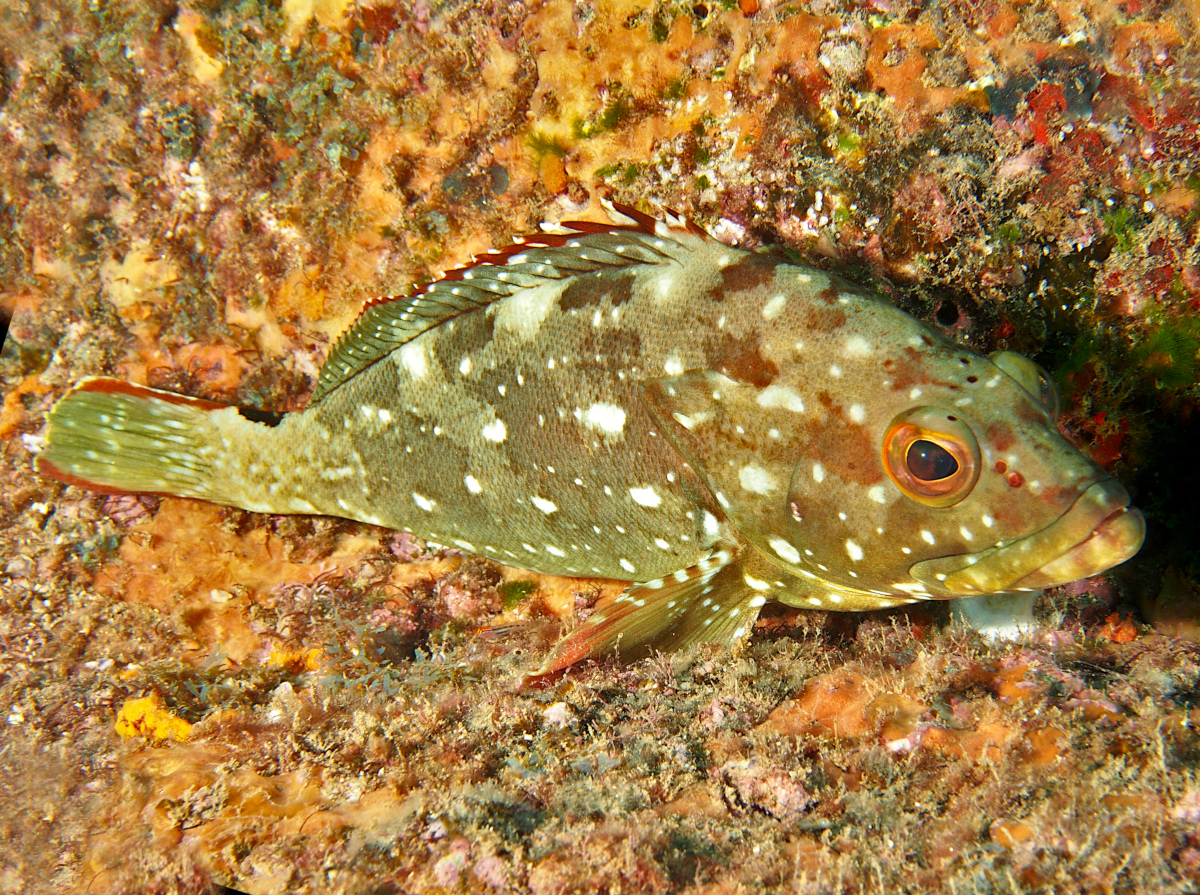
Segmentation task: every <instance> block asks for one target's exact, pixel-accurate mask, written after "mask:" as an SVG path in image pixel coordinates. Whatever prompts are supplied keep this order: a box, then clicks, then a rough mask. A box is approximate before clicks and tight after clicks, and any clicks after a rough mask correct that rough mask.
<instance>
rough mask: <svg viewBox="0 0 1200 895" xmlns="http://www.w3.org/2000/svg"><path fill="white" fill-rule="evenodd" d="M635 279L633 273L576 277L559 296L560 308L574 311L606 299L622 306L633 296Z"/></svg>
mask: <svg viewBox="0 0 1200 895" xmlns="http://www.w3.org/2000/svg"><path fill="white" fill-rule="evenodd" d="M635 279H636V278H635V277H634V275H633V274H619V275H612V274H604V275H601V276H598V277H597V276H587V277H574V278H572V279H570V280H568V281H567V285H566V287H565V288H564V289H563V291H562V294H561V295H560V296H559V298H558V309H559V310H560V311H564V312H565V311H573V310H576V309H578V308H586V307H590V306H592V305H598V304H603V302H604V300H605V299H608V300H609V302H610V304H611V306H612V307H614V308H616V307H620V306H621V305H623V304H625V302H627V301H629V300H630V299H631V298H632V297H633V284H634V280H635Z"/></svg>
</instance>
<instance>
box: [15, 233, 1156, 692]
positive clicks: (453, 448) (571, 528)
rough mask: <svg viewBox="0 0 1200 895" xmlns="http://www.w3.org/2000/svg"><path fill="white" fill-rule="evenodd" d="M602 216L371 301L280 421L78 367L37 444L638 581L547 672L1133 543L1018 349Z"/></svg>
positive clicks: (122, 473) (1109, 488) (126, 473)
mask: <svg viewBox="0 0 1200 895" xmlns="http://www.w3.org/2000/svg"><path fill="white" fill-rule="evenodd" d="M615 215H617V218H618V222H617V223H614V224H612V225H601V224H592V223H582V222H576V223H573V224H568V225H564V226H561V227H559V228H557V229H556V230H554V231H551V232H548V233H546V234H544V235H541V236H539V237H533V238H531V239H529V240H527V241H526V242H524V243H523V244H519V245H516V246H512V247H509V248H507V249H504V250H500V251H498V252H494V253H492V254H491V255H488V256H485V257H484V258H483V259H481V260H480V262H479V263H476V264H473V265H472V266H469V267H466V268H463V269H459V270H456V271H452V272H450V273H449V274H447V275H446V276H445V277H443V278H442V279H441V280H439V281H437V282H435V283H433V284H431V285H429V286H427V287H425V288H424V289H423V290H421V291H419V292H418V293H416V294H414V295H412V296H409V297H407V298H404V299H395V300H389V301H385V302H381V303H377V304H374V305H372V306H370V307H369V308H368V309H367V310H366V311H365V312H364V314H363V315H362V317H361V318H360V319H359V321H358V322H357V323H356V324H355V325H354V326H353V327H352V328H351V330H350V331H349V332H348V333H347V334H346V335H345V336H344V337H343V338H342V339H341V340H340V341H339V342H338V343H337V345H335V347H334V349H333V351H332V352H331V355H330V357H329V359H328V361H327V362H326V365H325V367H324V368H323V370H322V372H321V375H320V378H319V380H318V384H317V388H316V390H315V392H314V396H313V399H312V401H311V402H310V404H309V406H308V407H307V408H305V409H304V410H303V411H300V412H297V413H292V414H287V415H286V416H284V418H283V419H282V421H280V422H279V423H278V425H274V426H272V425H267V424H264V423H262V422H256V421H254V420H253V419H251V418H249V417H251V416H254V415H253V414H249V415H247V414H246V413H245V412H243V411H240V410H239V409H238V408H233V407H219V406H217V405H214V404H211V403H209V402H203V401H198V400H197V399H193V398H187V397H184V396H178V395H173V394H169V393H164V392H155V391H153V390H150V389H146V388H143V387H140V386H131V385H128V384H125V383H119V382H116V381H113V380H103V379H101V380H91V381H88V382H85V383H83V384H82V385H80V386H79V387H77V388H76V389H75V390H74V391H72V392H70V393H68V395H66V396H65V397H64V398H63V399H62V400H61V401H60V402H59V403H58V404H57V405H56V406H55V408H54V410H53V411H52V413H51V415H50V426H49V429H48V433H47V441H46V448H45V451H44V452H43V454H42V455H41V456H40V458H39V460H38V466H39V469H40V470H41V471H42V472H43V473H46V474H49V475H52V476H55V477H58V478H60V479H63V480H65V481H68V482H73V483H77V484H83V485H87V486H90V487H99V488H105V489H108V490H121V491H149V492H158V493H167V494H178V495H183V496H188V497H197V498H201V499H205V500H211V501H216V502H219V503H224V504H229V505H233V506H238V507H242V508H245V509H249V510H254V511H258V512H269V513H320V514H328V515H334V516H341V517H346V518H351V519H358V520H361V521H364V522H368V523H371V524H375V525H381V526H385V527H389V528H395V529H402V530H404V531H408V532H411V533H413V534H416V535H419V536H421V537H424V538H427V539H430V540H432V541H435V542H439V543H443V544H448V545H451V544H452V545H455V546H457V547H459V548H461V549H463V550H466V551H470V552H473V553H477V554H481V555H483V556H487V557H491V558H493V559H496V560H499V561H501V562H505V563H508V564H511V565H515V566H519V567H522V568H527V569H532V570H535V571H538V572H543V573H548V574H556V575H575V576H584V577H586V576H601V577H606V578H617V579H623V580H628V581H630V582H631V586H630V589H629V590H627V591H626V593H625V594H623V595H622V596H621V597H620V598H618V600H617V601H616V602H615V603H614V604H612V605H611V606H610V607H608V608H606V609H604V610H602V611H600V612H597V613H596V614H594V615H593V616H592V617H591V618H590V619H589V620H588V622H587V623H586V624H585V625H583V626H582V627H580V628H579V629H578V630H576V631H575V632H573V633H572V634H571V635H569V636H568V637H567V638H566V639H565V640H564V641H563V642H562V643H561V644H560V645H559V647H558V649H557V650H556V651H555V654H554V655H553V656H552V657H551V658H550V659H549V660H548V661H547V664H546V666H545V670H547V671H552V670H556V669H559V668H562V667H565V666H566V665H569V664H571V663H572V662H574V661H577V660H578V659H579V658H581V657H583V656H587V655H593V654H596V653H599V652H604V651H609V650H613V649H619V650H620V651H621V653H622V655H625V656H629V655H636V654H639V653H642V652H644V651H646V650H647V649H650V648H663V649H670V648H673V647H678V646H681V645H685V644H688V643H694V642H706V641H713V642H721V643H728V644H737V643H739V642H740V641H741V640H742V639H743V638H744V637H745V636H746V635H747V633H748V632H749V630H750V627H751V625H752V623H753V620H754V617H755V616H756V615H757V612H758V609H759V607H761V606H762V605H763V604H764V603H765V602H766V601H767V600H768V599H774V600H779V601H782V602H784V603H787V604H790V605H795V606H802V607H817V608H825V609H843V610H866V609H875V608H881V607H888V606H895V605H898V604H901V603H908V602H913V601H916V600H928V599H949V598H955V597H962V596H975V595H982V594H990V593H1003V592H1012V591H1021V590H1033V589H1038V588H1041V587H1045V586H1049V585H1052V584H1057V583H1062V582H1065V581H1070V580H1074V579H1076V578H1080V577H1085V576H1087V575H1091V574H1095V573H1097V572H1099V571H1101V570H1103V569H1105V568H1108V567H1110V566H1112V565H1114V564H1116V563H1118V562H1122V561H1124V560H1125V559H1127V558H1128V557H1129V556H1132V555H1133V553H1135V552H1136V551H1137V549H1138V548H1139V547H1140V544H1141V541H1142V537H1143V531H1144V524H1143V522H1142V518H1141V515H1140V514H1139V513H1138V512H1137V511H1136V510H1135V509H1132V508H1131V507H1130V506H1129V498H1128V495H1127V494H1126V492H1125V491H1124V489H1123V488H1122V487H1121V486H1120V484H1119V483H1117V482H1116V481H1115V480H1114V479H1112V478H1111V477H1110V476H1109V475H1108V474H1107V473H1106V472H1105V471H1104V470H1103V469H1101V468H1100V467H1098V466H1096V465H1095V464H1094V463H1092V462H1091V461H1090V460H1088V459H1087V458H1086V457H1085V456H1084V455H1082V454H1081V453H1080V452H1079V451H1077V450H1076V449H1075V448H1074V447H1072V446H1071V445H1070V444H1069V443H1068V442H1067V441H1066V440H1065V439H1064V438H1063V437H1062V436H1061V435H1060V434H1059V432H1058V429H1057V427H1056V425H1055V422H1054V414H1055V412H1056V406H1055V400H1056V399H1055V396H1054V392H1053V387H1052V385H1050V384H1049V381H1048V379H1047V378H1046V377H1045V376H1044V374H1042V373H1041V371H1040V370H1039V368H1037V367H1036V366H1035V365H1034V364H1032V363H1031V362H1030V361H1028V360H1026V359H1024V358H1022V357H1020V356H1018V355H1013V354H1009V353H1007V352H1005V353H1000V354H998V355H996V356H994V357H993V358H991V359H989V358H984V357H981V356H978V355H976V354H973V353H971V352H969V351H967V350H965V349H963V348H962V347H961V346H958V345H957V344H955V343H954V342H952V341H950V340H948V339H946V338H945V337H944V336H942V335H941V334H940V333H938V332H936V331H934V330H931V329H929V328H928V327H926V326H924V325H923V324H922V323H920V322H919V321H918V320H916V319H915V318H913V317H911V316H909V315H907V314H905V313H904V312H902V311H900V310H899V309H897V308H895V307H894V306H892V305H891V304H889V303H888V302H887V301H885V300H884V299H883V298H882V297H880V296H879V295H877V294H875V293H873V292H871V291H869V290H866V289H863V288H861V287H859V286H855V285H853V284H851V283H848V282H846V281H844V280H841V279H839V278H837V277H835V276H832V275H830V274H827V273H825V272H822V271H818V270H815V269H812V268H808V267H804V266H799V265H796V264H792V263H789V262H788V261H787V260H786V259H785V258H783V257H781V256H778V255H774V254H758V253H751V252H746V251H743V250H739V249H736V248H732V247H729V246H726V245H724V244H722V243H720V242H718V241H716V240H714V239H712V238H711V237H709V236H707V235H706V234H705V233H704V232H703V231H701V230H700V229H699V228H697V227H695V226H694V225H691V224H689V223H686V222H683V221H681V220H678V219H673V218H668V219H667V220H665V221H656V220H654V219H652V218H649V217H647V216H645V215H642V214H640V213H638V212H635V211H632V210H629V209H621V210H620V211H617V212H615Z"/></svg>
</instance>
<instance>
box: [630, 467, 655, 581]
mask: <svg viewBox="0 0 1200 895" xmlns="http://www.w3.org/2000/svg"><path fill="white" fill-rule="evenodd" d="M629 496H630V497H632V498H633V501H634V503H637V504H641V505H642V506H644V507H656V506H658V505H659V504H660V503H662V498H661V497H659V496H658V492H657V491H655V490H654V488H653V486H650V485H647V486H645V487H644V488H630V489H629ZM629 571H631V572H632V571H633V570H632V569H630V570H629Z"/></svg>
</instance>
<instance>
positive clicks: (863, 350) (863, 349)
mask: <svg viewBox="0 0 1200 895" xmlns="http://www.w3.org/2000/svg"><path fill="white" fill-rule="evenodd" d="M843 351H844V353H845V354H846V356H847V357H866V356H867V355H868V354H870V353H871V343H870V342H868V341H867V340H866V339H864V338H863V337H862V336H851V337H850V338H848V339H847V340H846V346H845V348H844V349H843Z"/></svg>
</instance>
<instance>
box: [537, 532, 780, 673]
mask: <svg viewBox="0 0 1200 895" xmlns="http://www.w3.org/2000/svg"><path fill="white" fill-rule="evenodd" d="M765 602H766V600H765V599H764V598H763V596H762V594H761V593H759V592H758V591H756V590H755V589H754V588H752V587H751V586H749V585H748V584H747V579H746V578H745V576H744V574H743V570H742V564H741V561H740V559H739V557H738V548H737V547H730V548H729V549H726V550H720V551H718V552H717V553H714V554H713V555H712V556H710V557H709V558H708V559H705V560H703V561H702V562H700V563H698V564H697V565H695V566H692V567H691V568H689V569H681V570H680V571H678V572H676V573H674V574H673V575H668V576H667V577H666V578H660V579H656V580H654V581H647V582H644V583H642V584H635V585H634V586H633V587H631V588H629V590H627V591H626V592H625V593H623V594H622V595H621V596H619V597H618V598H617V599H616V600H615V601H613V602H612V603H610V604H609V605H608V606H605V607H604V608H602V609H599V610H597V611H596V612H595V614H593V615H592V616H591V617H590V618H588V620H587V621H585V622H584V623H583V625H581V626H580V627H579V628H577V629H576V630H575V631H573V632H571V633H570V634H568V635H567V636H566V637H565V638H563V639H562V641H560V642H559V644H558V646H557V647H556V648H555V650H554V652H553V653H552V654H551V655H550V657H549V658H548V659H547V660H546V662H545V664H544V665H542V667H541V669H539V670H538V672H537V673H536V674H535V675H533V679H537V678H544V677H548V676H552V675H555V674H556V673H557V672H559V671H562V670H563V669H565V668H567V667H569V666H571V665H574V664H575V663H576V662H578V661H580V660H581V659H585V658H589V657H595V656H602V655H608V654H616V655H617V656H618V657H619V658H620V659H621V660H622V661H629V660H633V659H638V658H641V657H644V656H646V655H648V654H649V653H650V652H651V651H653V650H662V651H664V652H668V651H671V650H678V649H681V648H683V647H686V646H691V645H693V644H700V643H719V644H722V645H724V646H729V647H736V646H738V645H739V644H740V643H741V642H742V641H743V640H745V638H746V637H747V636H748V635H749V633H750V629H751V628H752V627H753V625H754V620H755V619H756V618H757V617H758V611H759V609H760V608H761V607H762V605H763V603H765Z"/></svg>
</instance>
